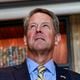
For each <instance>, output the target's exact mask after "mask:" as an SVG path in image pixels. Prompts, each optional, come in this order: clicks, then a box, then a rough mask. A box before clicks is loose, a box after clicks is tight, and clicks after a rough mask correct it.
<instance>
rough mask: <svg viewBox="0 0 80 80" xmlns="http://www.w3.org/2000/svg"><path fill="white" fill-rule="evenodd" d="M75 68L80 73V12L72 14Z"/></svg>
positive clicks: (72, 42)
mask: <svg viewBox="0 0 80 80" xmlns="http://www.w3.org/2000/svg"><path fill="white" fill-rule="evenodd" d="M70 24H71V25H70V27H71V33H72V34H71V44H72V45H71V48H72V55H73V58H72V59H73V60H72V61H73V66H72V67H73V70H74V71H76V72H79V73H80V14H77V15H72V16H70Z"/></svg>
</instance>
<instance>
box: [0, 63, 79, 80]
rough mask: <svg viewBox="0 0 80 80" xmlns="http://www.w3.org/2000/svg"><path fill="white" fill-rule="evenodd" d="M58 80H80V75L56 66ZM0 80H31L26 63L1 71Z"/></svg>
mask: <svg viewBox="0 0 80 80" xmlns="http://www.w3.org/2000/svg"><path fill="white" fill-rule="evenodd" d="M56 75H57V77H56V78H57V80H80V74H77V73H75V72H72V71H69V70H67V69H63V68H60V67H58V66H57V65H56ZM0 80H31V79H30V75H29V72H28V68H27V66H26V62H24V63H23V64H21V65H17V66H13V67H8V68H3V69H0Z"/></svg>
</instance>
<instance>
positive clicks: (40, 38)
mask: <svg viewBox="0 0 80 80" xmlns="http://www.w3.org/2000/svg"><path fill="white" fill-rule="evenodd" d="M36 40H43V41H45V39H44V38H42V37H37V38H35V41H36Z"/></svg>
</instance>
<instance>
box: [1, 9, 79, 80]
mask: <svg viewBox="0 0 80 80" xmlns="http://www.w3.org/2000/svg"><path fill="white" fill-rule="evenodd" d="M24 40H25V43H26V45H27V58H26V60H25V62H24V63H23V64H20V65H17V66H13V67H8V68H4V69H1V70H0V80H80V74H77V73H75V72H72V71H69V70H67V69H63V68H60V67H58V66H57V65H56V64H55V62H54V61H53V60H52V56H53V51H54V47H55V46H57V45H58V44H59V42H60V40H61V35H60V33H59V21H58V18H57V17H56V16H55V15H54V13H53V12H51V11H48V10H46V9H41V8H37V9H34V10H33V11H31V13H30V14H29V16H28V17H26V18H25V20H24Z"/></svg>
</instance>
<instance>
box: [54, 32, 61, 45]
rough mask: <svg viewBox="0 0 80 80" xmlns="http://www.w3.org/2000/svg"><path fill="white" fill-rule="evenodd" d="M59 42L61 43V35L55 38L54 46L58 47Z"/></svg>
mask: <svg viewBox="0 0 80 80" xmlns="http://www.w3.org/2000/svg"><path fill="white" fill-rule="evenodd" d="M60 41H61V34H60V33H58V34H56V36H55V45H58V44H59V42H60Z"/></svg>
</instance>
